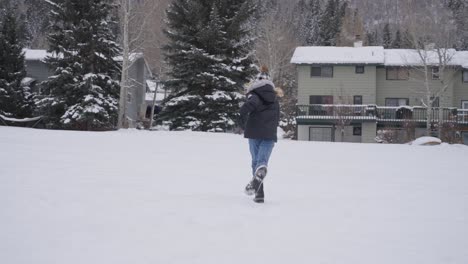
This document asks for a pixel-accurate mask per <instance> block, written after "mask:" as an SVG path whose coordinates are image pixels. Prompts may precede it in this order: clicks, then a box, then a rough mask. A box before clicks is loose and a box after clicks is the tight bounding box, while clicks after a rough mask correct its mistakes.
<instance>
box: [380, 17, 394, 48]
mask: <svg viewBox="0 0 468 264" xmlns="http://www.w3.org/2000/svg"><path fill="white" fill-rule="evenodd" d="M382 43H383V47H384V48H385V49H389V48H391V46H392V34H391V33H390V25H389V24H388V23H387V24H385V26H384V29H383V39H382Z"/></svg>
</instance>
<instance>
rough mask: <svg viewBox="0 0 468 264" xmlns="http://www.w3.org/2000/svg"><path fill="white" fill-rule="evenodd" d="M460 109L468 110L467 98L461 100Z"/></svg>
mask: <svg viewBox="0 0 468 264" xmlns="http://www.w3.org/2000/svg"><path fill="white" fill-rule="evenodd" d="M464 104H466V108H463V105H464ZM461 109H467V110H468V100H462V101H461Z"/></svg>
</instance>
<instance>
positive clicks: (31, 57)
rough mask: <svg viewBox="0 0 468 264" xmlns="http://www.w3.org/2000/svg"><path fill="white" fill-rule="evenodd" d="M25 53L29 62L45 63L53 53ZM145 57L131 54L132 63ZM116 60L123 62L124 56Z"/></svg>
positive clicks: (141, 54) (35, 51) (45, 51)
mask: <svg viewBox="0 0 468 264" xmlns="http://www.w3.org/2000/svg"><path fill="white" fill-rule="evenodd" d="M23 51H24V57H25V59H26V60H27V61H43V60H45V58H46V57H48V56H51V55H52V53H49V52H47V50H40V49H23ZM143 57H144V56H143V53H131V54H130V61H135V60H137V59H140V58H143ZM115 60H116V61H122V56H117V57H115Z"/></svg>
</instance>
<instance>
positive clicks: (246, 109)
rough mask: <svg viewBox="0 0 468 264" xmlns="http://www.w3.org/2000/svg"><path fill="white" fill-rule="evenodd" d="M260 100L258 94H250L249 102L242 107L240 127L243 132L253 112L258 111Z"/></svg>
mask: <svg viewBox="0 0 468 264" xmlns="http://www.w3.org/2000/svg"><path fill="white" fill-rule="evenodd" d="M260 103H261V102H260V98H258V96H257V95H256V94H253V93H252V94H249V95H248V99H247V102H245V103H244V105H242V107H241V109H240V122H239V123H240V126H241V128H242V130H245V124H246V123H247V118H248V117H249V114H250V113H252V112H253V111H255V110H257V108H258V106H259V105H260Z"/></svg>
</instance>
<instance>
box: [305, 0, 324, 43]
mask: <svg viewBox="0 0 468 264" xmlns="http://www.w3.org/2000/svg"><path fill="white" fill-rule="evenodd" d="M306 10H307V16H306V22H305V30H304V32H305V34H304V35H305V36H304V37H305V44H306V45H310V46H316V45H319V44H320V43H321V42H322V40H321V39H320V17H321V15H322V11H321V7H320V0H310V2H309V4H308V8H307V9H306Z"/></svg>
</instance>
